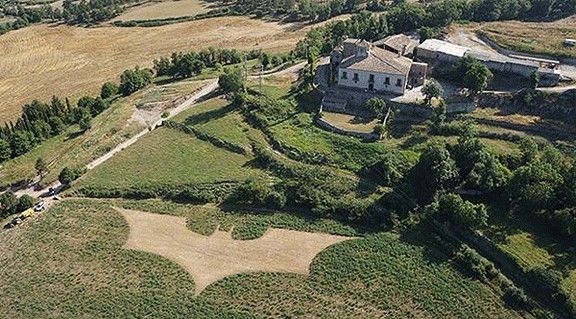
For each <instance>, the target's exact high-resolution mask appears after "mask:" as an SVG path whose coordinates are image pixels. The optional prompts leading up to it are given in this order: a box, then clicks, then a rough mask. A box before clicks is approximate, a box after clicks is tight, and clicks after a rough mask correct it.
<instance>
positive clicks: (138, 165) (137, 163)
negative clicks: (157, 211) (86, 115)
mask: <svg viewBox="0 0 576 319" xmlns="http://www.w3.org/2000/svg"><path fill="white" fill-rule="evenodd" d="M249 161H250V159H249V158H247V157H245V156H242V155H239V154H235V153H232V152H229V151H226V150H223V149H221V148H218V147H215V146H213V145H212V144H210V143H207V142H204V141H201V140H198V139H197V138H195V137H194V136H192V135H189V134H186V133H183V132H181V131H179V130H176V129H169V128H159V129H156V130H155V131H153V132H151V133H149V134H147V135H146V136H145V137H143V138H142V139H141V140H140V141H138V142H136V143H135V144H134V145H132V146H130V147H128V148H127V149H125V150H123V151H121V152H120V153H119V154H117V155H116V156H114V157H113V158H111V159H110V160H108V161H106V162H105V163H103V164H102V165H100V166H98V167H97V168H95V169H94V170H92V171H90V172H89V173H88V174H86V176H85V178H83V179H81V180H80V182H79V183H78V185H79V186H92V187H97V188H129V187H132V186H154V185H180V184H198V183H216V182H222V181H239V180H244V179H246V178H248V177H249V176H260V175H262V172H261V171H259V170H257V169H253V168H251V167H250V163H249Z"/></svg>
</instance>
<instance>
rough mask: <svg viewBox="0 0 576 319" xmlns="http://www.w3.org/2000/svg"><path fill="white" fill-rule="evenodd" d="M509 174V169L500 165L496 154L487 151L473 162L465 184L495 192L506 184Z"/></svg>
mask: <svg viewBox="0 0 576 319" xmlns="http://www.w3.org/2000/svg"><path fill="white" fill-rule="evenodd" d="M510 176H511V173H510V170H509V169H508V168H507V167H506V166H504V165H502V163H500V161H499V160H498V159H497V158H496V156H494V155H492V154H489V153H488V154H486V155H485V156H483V157H482V158H481V159H480V160H479V161H478V162H476V163H475V164H474V166H473V167H472V170H471V171H470V174H468V178H467V179H466V186H468V187H471V188H473V189H477V190H480V191H484V192H495V191H497V190H501V189H503V188H504V186H506V185H507V183H508V181H509V179H510Z"/></svg>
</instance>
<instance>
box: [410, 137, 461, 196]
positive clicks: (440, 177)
mask: <svg viewBox="0 0 576 319" xmlns="http://www.w3.org/2000/svg"><path fill="white" fill-rule="evenodd" d="M457 179H458V167H457V166H456V163H455V162H454V160H453V159H452V157H451V156H450V153H449V152H448V150H447V149H446V146H445V145H431V146H428V147H427V148H426V149H425V150H424V152H423V153H422V155H421V156H420V160H419V161H418V163H417V164H416V166H414V168H413V169H412V172H411V180H412V183H413V185H414V186H416V189H417V190H418V194H419V195H420V196H419V197H420V198H421V199H424V200H428V199H430V198H431V197H432V196H433V195H434V194H435V193H436V192H437V191H438V190H442V189H448V188H451V187H454V186H455V185H456V182H457Z"/></svg>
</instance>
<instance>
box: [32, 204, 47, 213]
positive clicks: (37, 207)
mask: <svg viewBox="0 0 576 319" xmlns="http://www.w3.org/2000/svg"><path fill="white" fill-rule="evenodd" d="M45 209H46V204H45V203H44V202H38V203H37V204H36V205H35V206H34V211H35V212H41V211H43V210H45Z"/></svg>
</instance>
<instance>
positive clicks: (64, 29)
mask: <svg viewBox="0 0 576 319" xmlns="http://www.w3.org/2000/svg"><path fill="white" fill-rule="evenodd" d="M309 28H310V26H304V25H298V24H296V25H295V24H280V23H272V22H264V21H262V20H256V19H249V18H246V17H222V18H213V19H205V20H201V21H191V22H186V23H178V24H172V25H166V26H161V27H151V28H137V27H135V28H119V27H110V26H109V27H97V28H78V27H71V26H54V25H36V26H31V27H27V28H23V29H21V30H17V31H13V32H9V33H7V34H5V35H2V36H0V52H2V55H0V74H1V76H0V96H2V100H0V122H4V121H8V120H14V119H16V118H17V117H18V116H19V114H20V110H21V108H22V105H23V104H24V103H27V102H29V101H31V100H32V99H45V100H46V99H48V98H50V97H51V96H52V95H54V94H55V95H60V96H75V97H78V96H79V95H81V94H86V93H91V94H95V93H97V92H98V90H99V88H100V86H101V85H102V84H103V83H104V82H105V81H108V80H116V79H117V78H118V76H119V74H120V73H121V72H122V71H123V70H125V69H127V68H131V67H133V66H135V65H140V66H151V64H152V60H153V59H155V58H158V57H160V56H167V55H170V54H171V53H172V52H174V51H191V50H199V49H201V48H205V47H208V46H215V47H231V48H232V47H233V48H238V49H264V50H268V51H287V50H290V49H292V48H293V46H294V45H295V43H296V42H297V41H298V40H299V39H300V38H302V37H303V36H304V35H305V33H306V31H307V30H308V29H309Z"/></svg>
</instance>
